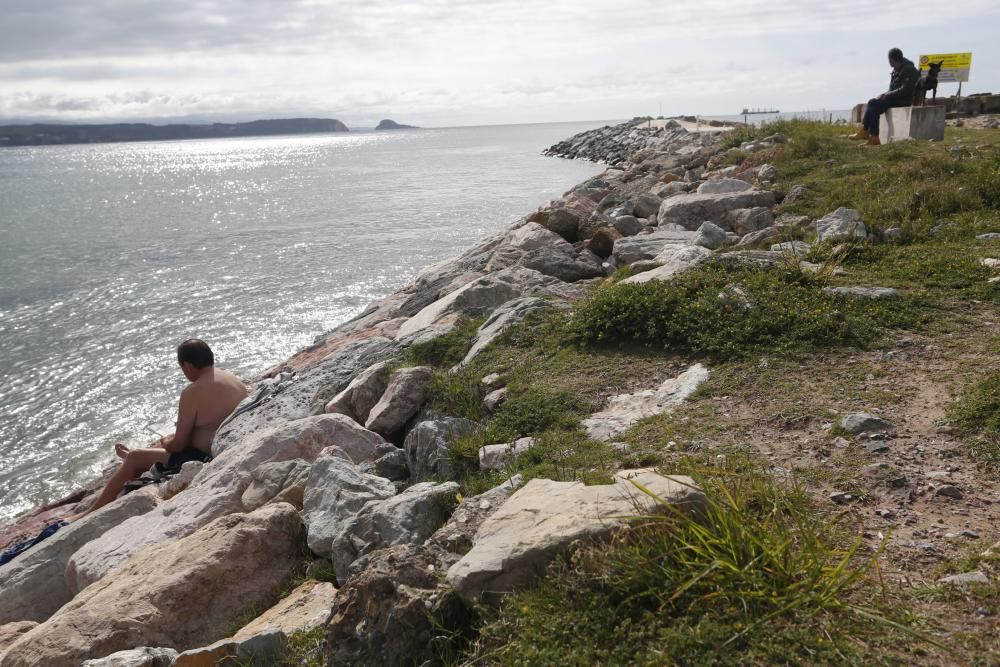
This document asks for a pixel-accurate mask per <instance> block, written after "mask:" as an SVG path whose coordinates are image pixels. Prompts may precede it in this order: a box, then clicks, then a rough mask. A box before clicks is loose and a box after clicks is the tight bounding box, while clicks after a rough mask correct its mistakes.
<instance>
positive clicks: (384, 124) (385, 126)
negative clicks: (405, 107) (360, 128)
mask: <svg viewBox="0 0 1000 667" xmlns="http://www.w3.org/2000/svg"><path fill="white" fill-rule="evenodd" d="M375 129H376V130H416V129H419V128H418V127H417V126H416V125H402V124H400V123H397V122H396V121H394V120H389V119H388V118H386V119H384V120H382V121H379V124H378V126H377V127H376V128H375Z"/></svg>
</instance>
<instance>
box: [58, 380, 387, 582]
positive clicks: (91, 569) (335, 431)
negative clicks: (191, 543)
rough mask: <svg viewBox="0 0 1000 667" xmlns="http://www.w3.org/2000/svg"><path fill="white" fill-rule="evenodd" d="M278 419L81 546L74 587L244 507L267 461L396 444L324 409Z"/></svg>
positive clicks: (71, 572) (374, 451)
mask: <svg viewBox="0 0 1000 667" xmlns="http://www.w3.org/2000/svg"><path fill="white" fill-rule="evenodd" d="M369 365H370V364H369ZM279 424H280V425H279V426H277V427H276V428H272V429H265V430H263V431H261V432H259V433H255V434H253V435H249V436H248V437H247V438H246V440H244V441H243V442H241V443H239V444H236V445H233V446H231V447H229V448H227V449H226V450H225V451H223V452H222V453H221V454H219V455H218V456H217V457H216V458H215V459H214V460H213V461H212V462H211V463H210V464H208V465H207V466H205V468H204V469H202V471H201V473H200V474H199V475H198V477H197V478H196V479H195V480H194V481H193V482H192V483H191V486H190V487H188V489H187V490H186V491H184V492H183V493H180V494H178V495H176V496H174V497H173V498H171V499H170V500H168V501H166V502H164V503H162V504H161V505H159V506H158V507H156V508H155V509H153V510H152V511H150V512H148V513H146V514H144V515H142V516H138V517H134V518H131V519H128V520H126V521H124V522H122V523H120V524H119V525H118V526H116V527H114V528H111V529H110V530H108V531H107V532H106V533H105V534H104V535H102V536H101V537H100V538H98V539H95V540H93V541H91V542H89V543H87V544H86V545H84V546H83V547H81V548H80V550H79V551H77V552H76V553H75V554H73V556H72V557H71V558H70V560H69V563H68V564H67V567H66V581H67V583H68V585H69V588H70V591H72V592H77V591H80V590H82V589H83V588H85V587H86V586H89V585H90V584H92V583H93V582H95V581H97V580H98V579H100V578H101V577H103V576H104V575H106V574H107V573H108V572H110V571H111V570H113V569H114V568H116V567H118V566H119V565H121V564H122V563H124V562H125V561H126V560H128V559H129V558H130V557H131V556H132V555H134V554H136V553H138V552H139V551H140V550H141V549H142V548H143V547H146V546H148V545H151V544H160V543H163V542H169V541H172V540H176V539H179V538H181V537H185V536H187V535H190V534H191V533H193V532H194V531H196V530H197V529H199V528H201V527H202V526H204V525H205V524H207V523H209V522H210V521H212V520H213V519H216V518H218V517H220V516H223V515H226V514H230V513H232V512H242V511H243V501H242V496H243V492H244V491H245V490H246V487H247V486H249V484H250V481H251V474H252V473H253V471H254V470H256V469H257V467H259V466H260V465H262V464H264V463H270V462H277V461H288V460H292V459H303V460H305V461H313V460H315V459H316V457H317V456H318V455H319V453H320V452H321V451H322V450H323V449H324V448H326V447H327V446H329V445H333V444H336V445H337V446H338V447H339V448H341V450H342V451H344V452H345V453H346V454H345V455H348V456H350V457H351V459H352V460H354V461H356V462H359V463H360V462H363V460H364V459H365V458H367V457H375V456H376V455H378V454H379V452H380V450H381V449H383V448H385V447H392V445H391V444H389V443H387V442H385V441H383V440H382V438H380V437H379V436H378V435H376V434H374V433H371V432H369V431H365V429H363V428H362V427H361V426H359V425H358V424H357V423H356V422H355V421H354V420H352V419H351V418H349V417H346V416H345V415H338V414H330V415H327V414H321V415H317V416H315V417H307V418H304V419H299V420H296V421H291V422H285V423H281V422H279Z"/></svg>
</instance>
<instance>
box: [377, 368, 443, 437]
mask: <svg viewBox="0 0 1000 667" xmlns="http://www.w3.org/2000/svg"><path fill="white" fill-rule="evenodd" d="M433 374H434V371H433V370H432V369H431V368H430V367H429V366H416V367H414V368H400V369H399V370H397V371H396V372H395V373H393V374H392V377H391V378H390V379H389V386H388V387H386V389H385V393H384V394H382V398H381V399H379V402H378V403H376V404H375V407H373V408H372V409H371V412H370V413H369V414H368V421H367V422H366V423H365V428H367V429H369V430H371V431H375V432H376V433H381V434H382V435H386V436H388V435H391V434H393V433H397V432H398V431H400V430H401V429H402V428H403V426H404V425H405V424H406V422H407V421H409V420H410V418H411V417H413V415H415V414H417V410H419V409H420V406H421V405H423V403H424V401H425V400H427V395H428V392H429V391H430V387H431V376H432V375H433Z"/></svg>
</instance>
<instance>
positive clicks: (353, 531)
mask: <svg viewBox="0 0 1000 667" xmlns="http://www.w3.org/2000/svg"><path fill="white" fill-rule="evenodd" d="M458 491H459V486H458V484H456V483H455V482H445V483H443V484H435V483H433V482H421V483H419V484H414V485H413V486H411V487H409V488H408V489H406V490H405V491H403V492H402V493H400V494H399V495H397V496H393V497H391V498H386V499H384V500H379V501H371V502H368V503H366V504H365V505H364V506H363V507H362V508H361V509H359V510H358V511H357V512H356V513H355V514H354V516H352V517H351V518H350V519H349V520H347V521H345V522H343V524H342V525H341V528H340V530H339V532H338V534H337V535H336V536H335V537H334V539H333V542H332V545H331V556H330V558H331V560H332V561H333V565H334V568H335V569H336V571H337V579H339V580H340V582H341V584H343V583H344V582H346V581H347V579H348V576H349V574H350V567H351V565H352V564H353V563H354V561H356V560H357V559H358V558H360V557H362V556H364V555H366V554H369V553H371V552H373V551H375V550H377V549H380V548H384V547H391V546H395V545H397V544H423V542H424V541H425V540H426V539H427V538H428V537H430V536H431V535H433V534H434V531H436V530H437V529H438V528H440V527H441V526H442V525H444V522H445V521H447V520H448V517H449V516H451V513H452V510H454V508H455V505H456V504H458V499H457V494H458Z"/></svg>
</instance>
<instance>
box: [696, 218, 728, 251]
mask: <svg viewBox="0 0 1000 667" xmlns="http://www.w3.org/2000/svg"><path fill="white" fill-rule="evenodd" d="M727 243H729V236H728V235H727V234H726V230H724V229H723V228H722V227H719V226H718V225H716V224H713V223H711V222H703V223H701V226H700V227H698V235H697V236H695V237H694V238H693V239H691V245H697V246H701V247H702V248H708V249H709V250H715V249H716V248H721V247H722V246H724V245H726V244H727Z"/></svg>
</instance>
